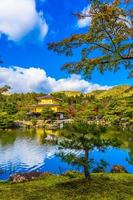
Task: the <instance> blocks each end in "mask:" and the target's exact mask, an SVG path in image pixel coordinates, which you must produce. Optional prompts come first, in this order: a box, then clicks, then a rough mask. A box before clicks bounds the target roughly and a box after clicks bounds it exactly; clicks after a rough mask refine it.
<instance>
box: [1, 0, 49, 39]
mask: <svg viewBox="0 0 133 200" xmlns="http://www.w3.org/2000/svg"><path fill="white" fill-rule="evenodd" d="M34 29H37V30H39V38H40V39H44V37H45V36H46V34H47V32H48V25H47V23H46V21H45V19H44V17H43V14H42V13H38V12H37V10H36V3H35V0H1V1H0V33H2V34H5V35H7V36H8V39H9V40H13V41H19V40H20V39H22V38H23V37H25V36H26V35H27V34H29V33H30V32H32V31H33V30H34Z"/></svg>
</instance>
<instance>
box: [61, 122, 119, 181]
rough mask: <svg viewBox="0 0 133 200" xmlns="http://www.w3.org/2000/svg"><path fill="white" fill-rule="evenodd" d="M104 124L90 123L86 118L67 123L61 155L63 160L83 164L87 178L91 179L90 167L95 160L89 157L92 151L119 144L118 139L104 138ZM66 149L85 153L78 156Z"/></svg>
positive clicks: (73, 163)
mask: <svg viewBox="0 0 133 200" xmlns="http://www.w3.org/2000/svg"><path fill="white" fill-rule="evenodd" d="M105 130H106V128H105V127H104V126H97V125H96V124H88V122H87V121H86V120H81V119H80V120H76V121H74V122H73V123H71V124H67V126H66V131H65V133H64V138H63V139H62V141H61V142H60V143H59V148H60V149H63V150H62V151H61V152H60V153H59V156H60V157H61V158H62V160H64V161H66V162H68V163H70V164H72V165H77V166H80V167H81V166H82V167H83V169H84V175H85V178H86V179H90V172H89V169H90V167H91V166H92V164H93V162H94V160H93V159H90V158H89V153H90V151H92V150H94V149H95V148H97V149H98V150H100V151H104V150H105V149H106V148H107V147H108V146H109V145H117V142H116V140H111V139H106V140H105V139H103V137H102V135H103V133H105ZM64 149H73V150H75V151H81V150H82V151H83V155H80V156H77V154H76V153H71V151H70V153H67V154H66V152H65V151H64Z"/></svg>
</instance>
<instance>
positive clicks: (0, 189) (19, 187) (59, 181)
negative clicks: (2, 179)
mask: <svg viewBox="0 0 133 200" xmlns="http://www.w3.org/2000/svg"><path fill="white" fill-rule="evenodd" d="M0 200H133V175H129V174H93V175H92V181H91V182H90V183H88V182H85V181H84V180H83V177H77V178H69V177H66V176H53V175H49V176H48V175H47V176H46V175H45V176H43V177H41V178H39V179H37V180H34V181H29V182H25V183H17V184H12V183H0Z"/></svg>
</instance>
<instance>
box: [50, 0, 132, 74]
mask: <svg viewBox="0 0 133 200" xmlns="http://www.w3.org/2000/svg"><path fill="white" fill-rule="evenodd" d="M103 2H104V3H103ZM106 2H108V1H100V0H95V1H92V4H91V6H90V10H89V11H88V13H86V14H83V13H78V14H75V15H76V16H77V17H78V18H80V19H84V18H86V17H90V18H91V23H90V26H89V27H88V31H87V32H86V33H82V34H74V35H72V36H70V37H69V38H66V39H64V40H62V41H59V42H53V43H50V44H49V45H48V48H49V49H50V50H53V51H55V52H57V53H58V54H65V55H66V56H72V55H73V50H74V49H75V48H79V47H80V49H81V60H80V61H77V62H70V63H66V64H65V65H64V66H63V69H66V70H67V71H68V72H70V73H80V72H82V73H84V75H85V76H90V77H91V74H92V71H93V70H94V69H98V70H99V71H100V72H101V73H103V72H105V71H106V70H110V71H111V70H112V71H117V70H118V69H119V68H120V66H122V65H124V66H125V68H126V69H128V70H129V76H130V77H133V15H132V11H131V7H132V4H130V2H128V4H126V6H125V5H124V4H122V0H113V2H112V3H109V2H108V3H106Z"/></svg>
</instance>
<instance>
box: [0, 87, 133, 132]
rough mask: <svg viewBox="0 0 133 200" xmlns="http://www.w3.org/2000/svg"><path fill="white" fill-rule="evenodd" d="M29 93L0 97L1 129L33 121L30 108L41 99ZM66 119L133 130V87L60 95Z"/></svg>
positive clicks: (0, 95) (57, 93)
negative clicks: (17, 121) (15, 123)
mask: <svg viewBox="0 0 133 200" xmlns="http://www.w3.org/2000/svg"><path fill="white" fill-rule="evenodd" d="M41 95H44V94H36V93H27V94H11V95H5V94H2V92H1V93H0V127H1V128H2V127H8V126H9V127H10V126H11V125H13V124H14V121H16V120H29V118H28V115H27V113H28V112H29V111H30V110H29V106H30V105H33V104H36V103H37V99H36V97H37V96H41ZM53 96H55V97H58V98H61V99H62V103H61V106H62V108H63V111H64V113H65V117H66V118H74V117H79V116H80V117H81V116H82V117H85V118H88V120H89V121H98V122H101V123H108V124H115V125H119V126H122V127H128V128H130V129H133V127H132V126H133V87H132V86H117V87H113V88H111V89H109V90H101V91H93V92H91V93H89V94H83V93H81V92H76V91H67V92H56V93H53Z"/></svg>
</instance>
